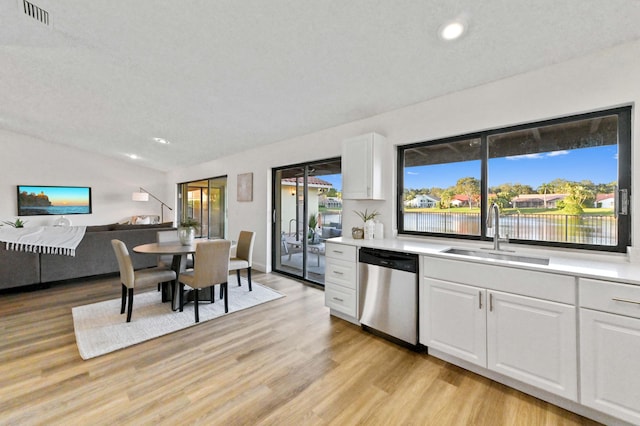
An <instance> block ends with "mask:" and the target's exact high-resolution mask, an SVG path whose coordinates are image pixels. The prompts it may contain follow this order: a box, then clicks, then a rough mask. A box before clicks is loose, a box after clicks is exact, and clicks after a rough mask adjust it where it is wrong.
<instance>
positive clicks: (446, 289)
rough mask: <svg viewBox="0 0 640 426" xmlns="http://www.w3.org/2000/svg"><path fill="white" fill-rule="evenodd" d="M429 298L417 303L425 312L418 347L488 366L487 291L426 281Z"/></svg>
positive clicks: (427, 279)
mask: <svg viewBox="0 0 640 426" xmlns="http://www.w3.org/2000/svg"><path fill="white" fill-rule="evenodd" d="M424 282H425V284H426V288H427V291H428V294H426V293H424V294H425V295H426V296H427V298H426V300H422V301H420V306H421V307H422V309H421V312H428V316H427V317H426V322H424V323H423V324H421V327H420V335H421V339H420V340H421V343H422V344H423V345H425V346H427V347H429V348H434V349H438V350H440V351H442V352H446V353H448V354H450V355H453V356H455V357H458V358H461V359H464V360H465V361H468V362H471V363H473V364H476V365H480V366H482V367H486V366H487V326H486V319H485V318H486V312H485V309H484V301H486V290H485V289H481V288H478V287H473V286H468V285H462V284H455V283H451V282H448V281H442V280H436V279H431V278H425V280H424Z"/></svg>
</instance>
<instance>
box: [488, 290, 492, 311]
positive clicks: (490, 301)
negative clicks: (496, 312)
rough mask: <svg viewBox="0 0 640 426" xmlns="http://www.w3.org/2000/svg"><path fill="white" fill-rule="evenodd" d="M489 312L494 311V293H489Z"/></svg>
mask: <svg viewBox="0 0 640 426" xmlns="http://www.w3.org/2000/svg"><path fill="white" fill-rule="evenodd" d="M489 312H493V294H492V293H489Z"/></svg>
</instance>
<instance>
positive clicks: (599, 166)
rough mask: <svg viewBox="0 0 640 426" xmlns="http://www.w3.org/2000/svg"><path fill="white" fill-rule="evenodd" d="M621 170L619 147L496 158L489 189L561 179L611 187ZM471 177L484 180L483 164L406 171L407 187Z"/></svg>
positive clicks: (439, 184) (452, 182)
mask: <svg viewBox="0 0 640 426" xmlns="http://www.w3.org/2000/svg"><path fill="white" fill-rule="evenodd" d="M617 170H618V147H617V146H616V145H607V146H602V147H593V148H585V149H574V150H571V151H555V152H547V153H542V154H532V155H523V156H518V157H502V158H493V159H490V160H489V186H497V185H500V184H503V183H520V184H524V185H530V186H531V187H533V188H534V189H536V188H537V187H538V186H540V184H542V183H546V182H551V181H552V180H554V179H558V178H561V179H566V180H569V181H581V180H586V179H588V180H591V181H592V182H593V183H610V182H612V181H615V180H617ZM467 176H472V177H475V178H477V179H480V161H467V162H462V163H450V164H439V165H433V166H421V167H410V168H406V169H405V175H404V179H405V182H404V186H405V188H414V189H420V188H431V187H439V188H447V187H449V186H453V185H455V183H456V181H457V180H458V179H459V178H462V177H467Z"/></svg>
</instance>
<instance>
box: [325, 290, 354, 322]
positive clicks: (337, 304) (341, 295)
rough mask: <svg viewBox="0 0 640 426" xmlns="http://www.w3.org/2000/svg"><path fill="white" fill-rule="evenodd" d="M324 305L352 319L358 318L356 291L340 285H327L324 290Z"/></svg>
mask: <svg viewBox="0 0 640 426" xmlns="http://www.w3.org/2000/svg"><path fill="white" fill-rule="evenodd" d="M324 304H325V306H328V307H329V308H331V309H335V310H336V311H340V312H342V313H344V314H347V315H349V316H351V317H354V318H355V316H356V291H355V290H352V289H349V288H344V287H341V286H338V285H332V284H327V285H326V286H325V288H324Z"/></svg>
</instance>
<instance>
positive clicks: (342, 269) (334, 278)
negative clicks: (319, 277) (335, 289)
mask: <svg viewBox="0 0 640 426" xmlns="http://www.w3.org/2000/svg"><path fill="white" fill-rule="evenodd" d="M324 281H325V283H335V284H339V285H341V286H344V287H348V288H350V289H353V290H355V289H356V264H355V262H347V261H346V260H337V259H327V266H326V270H325V275H324Z"/></svg>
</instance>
